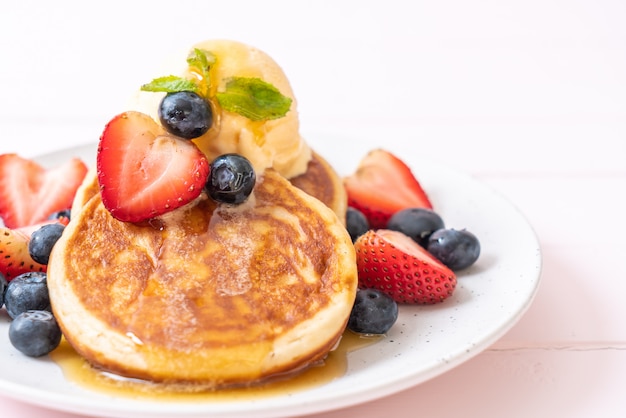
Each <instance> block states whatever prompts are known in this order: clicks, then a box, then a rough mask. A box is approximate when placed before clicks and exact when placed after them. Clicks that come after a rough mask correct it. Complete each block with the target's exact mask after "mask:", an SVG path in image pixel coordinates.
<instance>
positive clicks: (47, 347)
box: [9, 310, 61, 357]
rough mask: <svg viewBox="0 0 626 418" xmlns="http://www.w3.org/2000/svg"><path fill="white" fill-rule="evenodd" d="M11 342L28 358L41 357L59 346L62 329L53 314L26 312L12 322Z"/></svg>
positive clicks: (10, 328)
mask: <svg viewBox="0 0 626 418" xmlns="http://www.w3.org/2000/svg"><path fill="white" fill-rule="evenodd" d="M9 340H10V341H11V344H13V347H15V348H17V349H18V350H19V351H21V352H22V353H24V354H26V355H27V356H30V357H40V356H43V355H45V354H48V353H49V352H51V351H52V350H54V349H55V348H57V347H58V346H59V343H60V342H61V329H60V328H59V324H58V323H57V321H56V319H55V318H54V316H53V315H52V313H50V312H48V311H37V310H32V311H26V312H23V313H21V314H20V315H18V316H17V317H16V318H15V319H14V320H13V321H11V325H10V326H9Z"/></svg>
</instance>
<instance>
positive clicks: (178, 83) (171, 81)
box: [141, 75, 198, 93]
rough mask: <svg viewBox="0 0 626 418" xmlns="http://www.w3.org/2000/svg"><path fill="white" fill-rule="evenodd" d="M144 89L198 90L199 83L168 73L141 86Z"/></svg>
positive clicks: (169, 90)
mask: <svg viewBox="0 0 626 418" xmlns="http://www.w3.org/2000/svg"><path fill="white" fill-rule="evenodd" d="M141 90H142V91H152V92H165V93H176V92H179V91H193V92H196V91H198V84H196V83H195V82H194V81H192V80H187V79H186V78H182V77H178V76H175V75H168V76H165V77H159V78H155V79H154V80H152V81H151V82H149V83H148V84H144V85H143V86H141Z"/></svg>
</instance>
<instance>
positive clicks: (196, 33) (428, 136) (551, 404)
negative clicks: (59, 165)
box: [0, 0, 626, 418]
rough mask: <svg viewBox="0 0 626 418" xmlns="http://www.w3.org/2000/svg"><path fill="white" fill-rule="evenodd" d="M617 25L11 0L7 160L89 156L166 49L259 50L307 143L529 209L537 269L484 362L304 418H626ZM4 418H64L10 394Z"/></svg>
mask: <svg viewBox="0 0 626 418" xmlns="http://www.w3.org/2000/svg"><path fill="white" fill-rule="evenodd" d="M173 8H176V10H175V11H174V10H173ZM174 16H175V17H174ZM624 22H626V2H623V1H619V0H593V1H592V0H578V1H575V2H574V1H565V0H562V1H561V0H544V1H539V0H527V1H512V0H504V1H499V2H498V1H487V0H478V1H471V2H464V1H461V0H444V1H440V2H427V1H421V0H419V1H414V2H402V1H386V2H374V1H368V0H360V1H332V2H331V1H318V2H315V3H313V2H288V1H271V0H270V1H265V2H254V1H228V2H226V1H224V2H219V3H218V2H209V1H206V2H193V1H184V0H180V1H178V2H175V3H174V2H165V1H161V0H153V1H151V2H137V3H136V4H135V3H132V4H131V3H130V2H119V1H115V0H114V1H107V2H99V3H95V4H93V3H81V2H72V1H55V2H44V1H40V2H36V1H33V2H28V1H26V2H11V3H10V4H7V5H5V6H4V7H3V11H2V12H1V13H0V35H1V36H0V82H1V83H2V86H3V88H2V95H1V99H0V135H2V139H1V141H0V152H1V153H4V152H19V153H20V154H23V155H25V156H34V155H37V154H41V153H44V152H48V151H53V150H57V149H63V148H67V147H71V146H74V145H78V144H84V143H87V142H93V141H96V140H97V137H98V135H99V132H100V131H101V129H102V126H103V123H104V122H106V120H107V119H108V118H110V117H111V116H112V115H113V114H115V113H119V112H120V111H122V110H124V109H123V105H124V102H125V99H126V97H127V96H128V95H129V94H130V93H131V92H132V91H134V89H135V88H136V87H137V86H138V85H139V84H140V83H143V82H145V81H146V80H145V79H144V78H143V77H145V74H149V73H150V70H151V69H152V68H153V67H154V65H156V64H158V63H159V62H160V60H161V59H162V56H163V54H165V53H170V52H171V51H173V50H174V49H176V48H180V47H186V46H187V45H189V44H191V43H194V42H196V41H199V40H202V39H207V38H231V39H236V40H240V41H243V42H247V43H250V44H253V45H256V46H258V47H259V48H261V49H263V50H265V51H266V52H268V53H270V55H272V56H273V57H274V58H275V59H276V60H277V61H278V62H279V63H280V64H281V66H282V67H283V69H284V70H285V72H286V73H287V75H288V76H289V78H290V80H291V83H292V86H293V88H294V90H295V93H296V96H297V98H298V102H299V109H300V115H301V125H302V130H303V132H304V133H305V134H306V133H314V132H332V133H333V134H336V135H337V136H340V135H345V136H349V137H350V138H364V139H367V140H368V141H374V142H375V141H377V140H378V139H380V141H381V144H383V143H384V144H395V145H396V146H399V145H403V144H410V149H411V150H413V151H414V152H420V153H422V154H426V155H430V156H432V157H433V158H435V159H438V160H440V161H442V162H445V164H448V165H449V166H451V167H454V168H455V169H459V170H462V171H464V172H467V173H469V174H470V175H472V176H474V177H475V178H476V179H478V180H479V181H482V182H484V183H486V184H487V185H488V186H490V187H492V188H493V189H494V190H496V191H497V192H498V193H500V194H502V195H504V196H505V197H506V198H508V199H509V200H510V201H511V203H512V204H514V205H515V206H516V207H517V208H519V209H520V211H521V212H522V213H523V214H524V216H525V217H526V218H527V219H528V221H529V223H530V224H531V225H532V227H533V228H534V230H535V232H536V234H537V236H538V238H539V241H540V243H541V248H542V254H543V268H542V279H541V284H540V288H539V291H538V293H537V295H536V297H535V300H534V302H533V304H532V305H531V307H530V308H529V310H528V311H527V312H526V314H525V315H524V316H523V317H522V318H521V320H520V321H519V322H518V323H517V324H516V325H515V326H514V327H513V328H512V329H511V330H510V331H509V332H508V333H507V334H506V335H504V336H503V337H502V338H501V339H500V340H499V341H497V342H496V343H494V344H493V345H492V346H490V347H489V348H488V349H486V350H485V351H483V352H482V353H480V354H478V355H476V356H475V357H473V358H471V359H470V360H468V361H467V362H465V363H463V364H461V365H460V366H458V367H456V368H454V369H453V370H451V371H448V372H446V373H444V374H442V375H440V376H438V377H436V378H433V379H431V380H429V381H426V382H424V383H422V384H419V385H417V386H415V387H412V388H410V389H408V390H405V391H402V392H400V393H396V394H393V395H391V396H386V397H383V398H381V399H375V400H372V401H371V402H367V403H361V404H358V405H356V406H352V407H349V408H345V409H341V410H335V411H325V412H323V413H320V414H318V415H315V416H314V417H316V418H335V417H337V418H338V417H355V418H356V417H359V418H366V417H368V418H369V417H372V418H373V417H380V416H390V417H392V416H395V417H414V416H430V417H458V416H476V417H554V416H560V417H618V416H624V415H626V400H625V399H626V398H625V397H624V395H623V390H624V389H623V388H624V387H626V326H625V325H624V323H625V319H624V318H626V302H624V300H625V295H626V263H625V262H624V253H626V239H624V237H626V203H625V202H626V199H625V196H626V163H625V159H626V24H624ZM313 141H314V139H311V142H313ZM355 147H358V145H356V144H355ZM1 374H2V371H1V370H0V376H1ZM0 411H1V414H2V416H4V417H41V418H60V417H68V418H71V417H73V415H72V416H69V415H68V414H67V413H65V412H62V411H56V410H53V409H46V408H41V407H39V406H34V405H31V404H29V403H25V402H23V401H17V400H14V399H13V398H12V397H11V394H10V393H2V394H0ZM94 413H97V411H94ZM75 417H77V416H75Z"/></svg>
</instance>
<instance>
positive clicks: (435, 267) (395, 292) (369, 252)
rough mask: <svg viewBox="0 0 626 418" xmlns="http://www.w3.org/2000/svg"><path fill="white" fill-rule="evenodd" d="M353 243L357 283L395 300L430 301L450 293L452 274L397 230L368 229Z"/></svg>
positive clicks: (424, 302)
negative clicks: (357, 276) (355, 256)
mask: <svg viewBox="0 0 626 418" xmlns="http://www.w3.org/2000/svg"><path fill="white" fill-rule="evenodd" d="M354 247H355V250H356V255H357V269H358V275H359V286H360V287H361V288H374V289H378V290H380V291H382V292H385V293H386V294H388V295H389V296H391V297H392V298H393V299H394V300H395V301H396V302H398V303H411V304H433V303H438V302H442V301H444V300H445V299H447V298H448V297H450V296H451V295H452V293H453V292H454V289H455V287H456V275H455V274H454V272H453V271H452V270H450V269H449V268H448V267H446V266H445V265H443V264H442V263H441V262H439V261H438V260H437V259H435V258H434V257H433V256H432V255H431V254H429V253H428V251H426V250H425V249H424V248H423V247H421V246H419V245H418V244H417V243H416V242H415V241H413V240H412V239H411V238H409V237H408V236H406V235H404V234H403V233H401V232H398V231H392V230H387V229H379V230H376V231H374V230H370V231H368V232H366V233H365V234H363V235H361V236H360V237H359V238H358V239H357V240H356V242H355V243H354Z"/></svg>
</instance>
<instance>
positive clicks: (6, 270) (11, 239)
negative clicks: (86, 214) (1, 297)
mask: <svg viewBox="0 0 626 418" xmlns="http://www.w3.org/2000/svg"><path fill="white" fill-rule="evenodd" d="M67 222H68V220H67V218H63V219H62V220H51V221H44V222H40V223H37V224H33V225H29V226H25V227H22V228H16V229H11V228H6V227H2V228H0V273H2V274H3V275H4V277H5V278H6V279H7V281H11V280H13V279H14V278H15V277H17V276H19V275H20V274H22V273H28V272H30V271H41V272H45V271H46V269H47V266H46V265H44V264H39V263H37V262H36V261H34V260H33V259H32V258H31V256H30V254H29V252H28V243H29V242H30V236H31V234H32V233H33V232H35V231H36V230H38V229H39V228H41V227H42V226H43V225H47V224H51V223H62V224H63V225H67Z"/></svg>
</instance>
